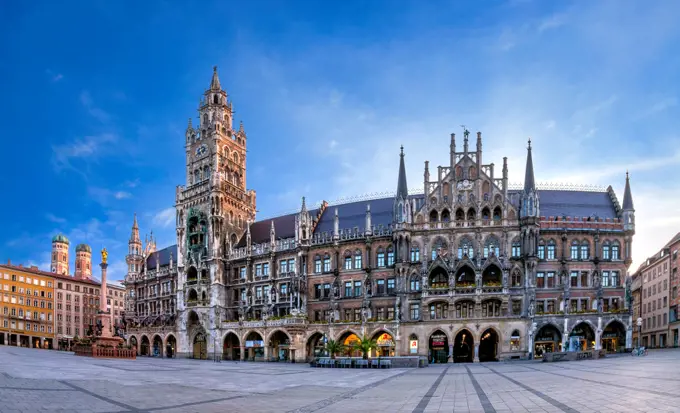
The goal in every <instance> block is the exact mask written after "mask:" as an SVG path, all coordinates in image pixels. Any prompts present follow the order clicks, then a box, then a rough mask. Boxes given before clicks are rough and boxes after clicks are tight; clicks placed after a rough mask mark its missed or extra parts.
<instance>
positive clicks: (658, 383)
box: [0, 346, 680, 413]
mask: <svg viewBox="0 0 680 413" xmlns="http://www.w3.org/2000/svg"><path fill="white" fill-rule="evenodd" d="M679 363H680V350H658V351H650V353H649V355H648V356H646V357H630V356H618V357H610V358H605V359H601V360H586V361H578V362H562V363H539V362H511V363H484V364H455V365H454V364H449V365H437V366H430V367H427V368H422V369H390V370H353V369H312V368H310V367H309V366H308V365H306V364H279V363H267V364H265V363H237V362H222V363H213V362H211V361H197V360H168V359H156V358H139V359H137V360H122V361H118V360H116V361H114V360H105V359H91V358H85V357H77V356H74V355H73V354H72V353H65V352H56V351H48V350H38V349H26V348H17V347H7V346H0V412H3V413H5V412H39V411H65V412H177V413H179V412H249V413H253V412H258V413H260V412H317V411H318V412H342V413H346V412H348V411H355V412H364V411H377V412H452V411H456V412H458V411H460V412H466V411H472V412H561V411H564V412H617V413H618V412H657V411H665V412H677V411H679V409H680V408H678V406H679V405H680V392H676V391H675V390H676V389H677V386H678V384H679V383H680V369H678V368H677V367H676V366H678V365H679Z"/></svg>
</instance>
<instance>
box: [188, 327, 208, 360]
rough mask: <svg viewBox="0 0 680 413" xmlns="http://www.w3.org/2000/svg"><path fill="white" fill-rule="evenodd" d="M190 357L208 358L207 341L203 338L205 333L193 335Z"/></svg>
mask: <svg viewBox="0 0 680 413" xmlns="http://www.w3.org/2000/svg"><path fill="white" fill-rule="evenodd" d="M191 358H194V359H199V360H206V359H207V358H208V343H207V342H206V339H205V334H203V333H196V335H195V336H194V348H193V352H192V355H191Z"/></svg>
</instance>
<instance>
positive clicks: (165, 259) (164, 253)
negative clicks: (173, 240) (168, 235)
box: [146, 245, 177, 270]
mask: <svg viewBox="0 0 680 413" xmlns="http://www.w3.org/2000/svg"><path fill="white" fill-rule="evenodd" d="M171 253H172V260H173V262H177V245H171V246H169V247H165V248H163V249H162V250H158V251H156V252H152V253H151V254H149V256H148V257H146V269H147V270H155V269H156V262H157V261H160V266H161V267H165V266H166V265H169V264H170V254H171ZM157 258H158V259H157Z"/></svg>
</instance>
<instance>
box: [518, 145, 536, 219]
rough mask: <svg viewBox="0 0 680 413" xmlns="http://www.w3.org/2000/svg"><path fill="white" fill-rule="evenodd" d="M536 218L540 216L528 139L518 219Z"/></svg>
mask: <svg viewBox="0 0 680 413" xmlns="http://www.w3.org/2000/svg"><path fill="white" fill-rule="evenodd" d="M538 216H540V212H539V202H538V192H537V191H536V182H535V180H534V161H533V158H532V156H531V139H529V146H528V147H527V166H526V170H525V173H524V190H523V191H522V195H521V202H520V218H526V217H538Z"/></svg>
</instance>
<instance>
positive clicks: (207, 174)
mask: <svg viewBox="0 0 680 413" xmlns="http://www.w3.org/2000/svg"><path fill="white" fill-rule="evenodd" d="M203 179H210V166H208V165H206V166H205V167H204V168H203Z"/></svg>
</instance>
